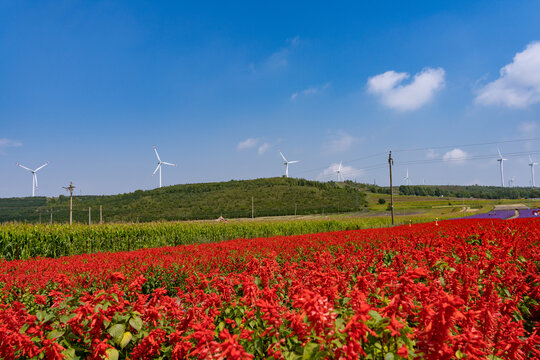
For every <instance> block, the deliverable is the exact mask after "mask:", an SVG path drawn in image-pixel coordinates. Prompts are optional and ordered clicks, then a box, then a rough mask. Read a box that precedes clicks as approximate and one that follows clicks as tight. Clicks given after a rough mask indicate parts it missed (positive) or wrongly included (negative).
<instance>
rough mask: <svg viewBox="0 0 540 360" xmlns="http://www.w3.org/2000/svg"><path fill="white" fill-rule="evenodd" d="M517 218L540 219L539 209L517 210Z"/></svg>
mask: <svg viewBox="0 0 540 360" xmlns="http://www.w3.org/2000/svg"><path fill="white" fill-rule="evenodd" d="M519 218H520V219H523V218H540V209H526V210H519Z"/></svg>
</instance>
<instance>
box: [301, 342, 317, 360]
mask: <svg viewBox="0 0 540 360" xmlns="http://www.w3.org/2000/svg"><path fill="white" fill-rule="evenodd" d="M319 348H320V345H319V344H316V343H308V344H307V345H306V346H304V353H303V354H302V359H303V360H307V359H316V358H317V353H318V352H319Z"/></svg>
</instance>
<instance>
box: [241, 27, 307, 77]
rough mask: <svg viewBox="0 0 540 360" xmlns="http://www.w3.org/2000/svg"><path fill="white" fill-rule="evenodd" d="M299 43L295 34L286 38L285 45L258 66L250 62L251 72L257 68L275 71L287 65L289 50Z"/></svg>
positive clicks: (298, 38)
mask: <svg viewBox="0 0 540 360" xmlns="http://www.w3.org/2000/svg"><path fill="white" fill-rule="evenodd" d="M299 44H300V37H299V36H295V37H293V38H290V39H287V46H284V47H282V48H281V49H279V50H278V51H276V52H274V53H273V54H271V55H270V56H269V57H268V58H267V59H266V60H265V61H263V62H262V64H261V65H260V66H257V67H256V66H255V64H253V63H250V64H249V68H250V70H251V71H252V72H257V70H262V71H275V70H279V69H282V68H285V67H287V66H288V65H289V57H290V54H291V52H292V51H293V50H294V49H295V48H296V47H298V45H299Z"/></svg>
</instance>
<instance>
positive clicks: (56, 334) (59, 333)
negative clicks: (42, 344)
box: [47, 329, 66, 340]
mask: <svg viewBox="0 0 540 360" xmlns="http://www.w3.org/2000/svg"><path fill="white" fill-rule="evenodd" d="M65 333H66V332H65V331H60V330H56V329H54V330H53V331H51V332H50V333H49V334H48V335H47V339H49V340H54V339H56V338H59V337H60V336H62V335H64V334H65Z"/></svg>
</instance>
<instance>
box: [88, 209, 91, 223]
mask: <svg viewBox="0 0 540 360" xmlns="http://www.w3.org/2000/svg"><path fill="white" fill-rule="evenodd" d="M88 225H92V208H91V207H90V206H89V207H88Z"/></svg>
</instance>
